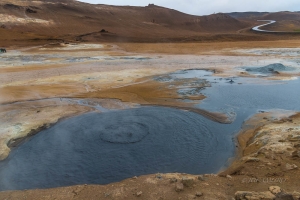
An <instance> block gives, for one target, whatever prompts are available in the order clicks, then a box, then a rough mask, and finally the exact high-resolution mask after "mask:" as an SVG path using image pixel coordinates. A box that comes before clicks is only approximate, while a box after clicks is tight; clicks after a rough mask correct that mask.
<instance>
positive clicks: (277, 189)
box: [269, 186, 281, 195]
mask: <svg viewBox="0 0 300 200" xmlns="http://www.w3.org/2000/svg"><path fill="white" fill-rule="evenodd" d="M269 190H270V192H272V194H275V195H276V194H278V193H280V192H281V188H280V187H278V186H270V187H269Z"/></svg>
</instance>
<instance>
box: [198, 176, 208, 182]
mask: <svg viewBox="0 0 300 200" xmlns="http://www.w3.org/2000/svg"><path fill="white" fill-rule="evenodd" d="M198 180H200V181H205V180H206V179H205V178H204V176H203V175H199V176H198Z"/></svg>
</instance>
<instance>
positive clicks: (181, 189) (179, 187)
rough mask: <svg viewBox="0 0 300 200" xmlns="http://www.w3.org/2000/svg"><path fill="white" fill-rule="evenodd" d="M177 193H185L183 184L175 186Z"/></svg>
mask: <svg viewBox="0 0 300 200" xmlns="http://www.w3.org/2000/svg"><path fill="white" fill-rule="evenodd" d="M175 191H176V192H180V191H183V184H182V183H176V185H175Z"/></svg>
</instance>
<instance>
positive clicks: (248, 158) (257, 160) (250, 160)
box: [243, 157, 260, 163]
mask: <svg viewBox="0 0 300 200" xmlns="http://www.w3.org/2000/svg"><path fill="white" fill-rule="evenodd" d="M243 160H244V161H246V163H247V162H259V161H260V160H259V158H254V157H246V158H244V159H243Z"/></svg>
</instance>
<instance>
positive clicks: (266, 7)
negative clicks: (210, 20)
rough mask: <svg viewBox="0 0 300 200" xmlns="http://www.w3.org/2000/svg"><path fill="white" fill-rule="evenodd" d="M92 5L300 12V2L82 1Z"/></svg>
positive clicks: (199, 11) (208, 11) (190, 10)
mask: <svg viewBox="0 0 300 200" xmlns="http://www.w3.org/2000/svg"><path fill="white" fill-rule="evenodd" d="M80 1H83V2H88V3H92V4H108V5H131V6H146V5H148V4H149V3H154V4H155V5H159V6H163V7H168V8H173V9H176V10H179V11H181V12H185V13H188V14H194V15H207V14H212V13H215V12H216V13H218V12H224V13H225V12H244V11H261V12H263V11H268V12H276V11H300V0H80Z"/></svg>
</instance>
